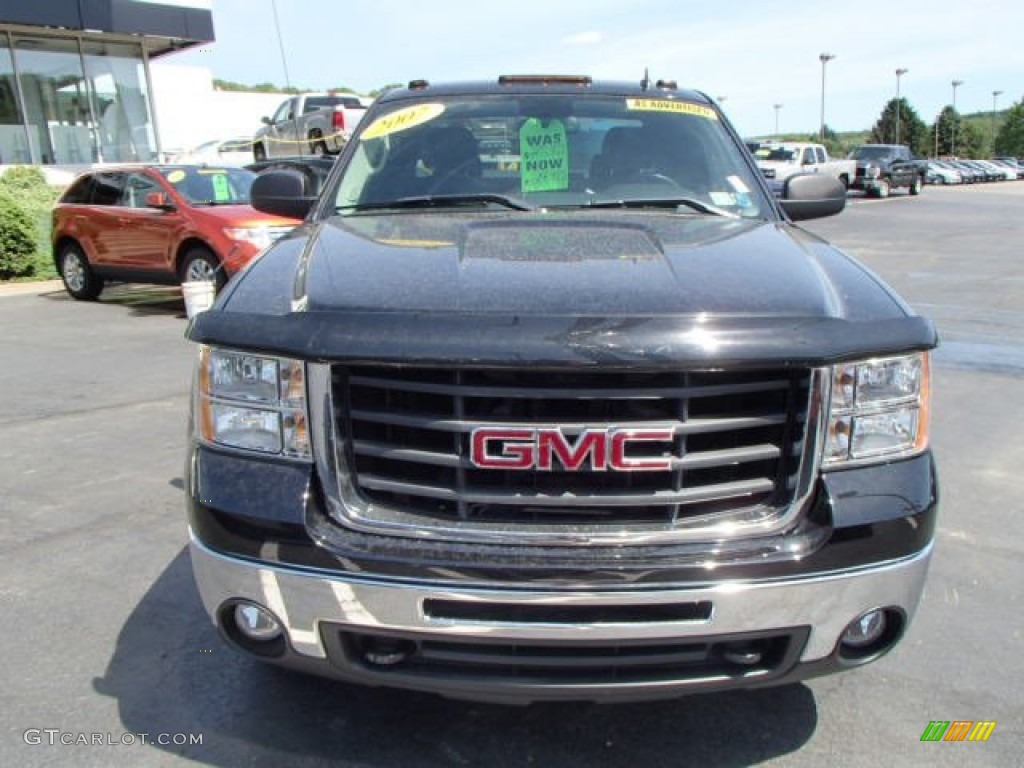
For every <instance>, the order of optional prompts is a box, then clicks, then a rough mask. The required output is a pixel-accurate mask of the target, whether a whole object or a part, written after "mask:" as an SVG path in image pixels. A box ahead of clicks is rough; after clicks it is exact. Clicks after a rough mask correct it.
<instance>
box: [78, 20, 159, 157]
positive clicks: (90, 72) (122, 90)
mask: <svg viewBox="0 0 1024 768" xmlns="http://www.w3.org/2000/svg"><path fill="white" fill-rule="evenodd" d="M82 57H83V59H84V61H85V73H86V76H87V77H88V78H89V83H90V86H91V91H92V96H93V114H94V115H95V119H96V122H97V131H96V140H97V142H98V144H99V146H98V152H99V154H100V156H101V157H102V159H103V160H105V161H106V162H126V161H133V160H143V161H149V160H154V159H156V139H155V136H154V132H153V120H152V116H151V114H150V110H149V94H148V92H147V88H146V72H145V68H144V66H143V63H142V48H141V47H140V46H139V45H134V44H128V43H104V42H94V41H91V40H83V41H82Z"/></svg>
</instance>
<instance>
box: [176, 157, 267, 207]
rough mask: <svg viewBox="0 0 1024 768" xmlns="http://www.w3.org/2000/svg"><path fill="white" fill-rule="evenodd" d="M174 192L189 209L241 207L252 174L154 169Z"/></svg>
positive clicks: (246, 199) (237, 170) (234, 170)
mask: <svg viewBox="0 0 1024 768" xmlns="http://www.w3.org/2000/svg"><path fill="white" fill-rule="evenodd" d="M158 170H159V171H160V173H161V174H162V175H163V177H164V178H165V179H166V180H167V182H168V183H169V184H170V185H171V186H173V187H174V191H175V192H177V193H178V194H179V195H181V196H182V197H184V198H185V199H186V200H188V202H190V203H192V204H193V205H242V204H248V202H249V189H250V188H251V187H252V182H253V179H255V178H256V174H255V173H253V172H252V171H247V170H244V169H242V168H206V167H195V168H192V167H187V166H179V167H174V166H170V167H167V168H159V169H158Z"/></svg>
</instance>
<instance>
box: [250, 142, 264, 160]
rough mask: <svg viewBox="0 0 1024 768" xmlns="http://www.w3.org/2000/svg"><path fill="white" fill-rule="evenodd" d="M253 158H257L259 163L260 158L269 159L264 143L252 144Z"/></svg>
mask: <svg viewBox="0 0 1024 768" xmlns="http://www.w3.org/2000/svg"><path fill="white" fill-rule="evenodd" d="M252 159H253V160H255V161H256V162H257V163H258V162H259V161H260V160H266V159H267V150H266V148H265V147H264V146H263V145H262V144H253V145H252Z"/></svg>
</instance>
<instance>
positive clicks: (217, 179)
mask: <svg viewBox="0 0 1024 768" xmlns="http://www.w3.org/2000/svg"><path fill="white" fill-rule="evenodd" d="M213 199H214V200H216V201H217V202H218V203H223V202H225V201H227V200H230V199H231V185H230V184H228V177H227V176H225V175H224V174H222V173H220V174H217V175H216V176H214V177H213Z"/></svg>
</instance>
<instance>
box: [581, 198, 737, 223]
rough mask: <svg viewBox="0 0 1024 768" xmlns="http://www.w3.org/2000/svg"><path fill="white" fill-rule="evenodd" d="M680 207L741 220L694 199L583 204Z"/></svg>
mask: <svg viewBox="0 0 1024 768" xmlns="http://www.w3.org/2000/svg"><path fill="white" fill-rule="evenodd" d="M680 206H684V207H686V208H690V209H692V210H694V211H698V212H700V213H707V214H710V215H712V216H725V217H726V218H727V219H738V218H739V216H737V215H736V214H735V213H731V212H729V211H726V210H724V209H722V208H719V207H718V206H715V205H710V204H709V203H702V202H701V201H700V200H696V199H694V198H692V197H641V198H635V199H629V200H591V201H590V202H589V203H583V207H584V208H679V207H680Z"/></svg>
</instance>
